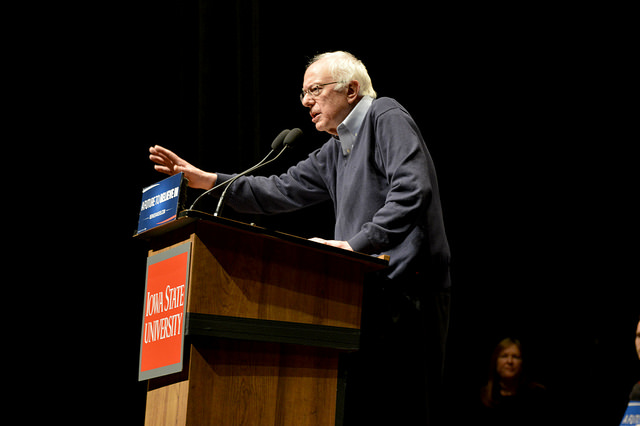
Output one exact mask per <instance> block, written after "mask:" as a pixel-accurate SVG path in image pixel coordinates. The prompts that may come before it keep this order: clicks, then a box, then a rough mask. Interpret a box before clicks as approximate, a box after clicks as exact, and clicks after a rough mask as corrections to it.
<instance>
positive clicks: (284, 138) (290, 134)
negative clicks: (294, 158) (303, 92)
mask: <svg viewBox="0 0 640 426" xmlns="http://www.w3.org/2000/svg"><path fill="white" fill-rule="evenodd" d="M301 135H302V130H300V129H297V128H296V129H293V130H291V131H290V130H289V129H286V130H283V131H282V132H280V134H278V136H276V138H275V139H274V140H273V142H272V143H271V151H270V152H269V153H268V154H267V155H266V156H265V157H264V158H263V159H262V160H261V161H260V162H259V163H258V164H256V165H255V166H253V167H251V168H250V169H248V170H245V171H244V172H242V173H240V174H238V175H236V176H234V177H233V178H231V179H229V180H227V181H225V182H222V183H221V184H219V185H216V186H214V187H213V188H211V189H209V190H208V191H206V192H204V193H202V194H201V195H200V196H199V197H198V198H196V200H195V201H194V202H193V204H191V207H190V208H189V210H193V208H194V207H195V205H196V204H197V203H198V202H199V201H200V200H201V199H202V198H203V197H204V196H205V195H207V194H210V193H211V192H213V191H215V190H216V189H219V188H222V187H223V186H225V189H224V191H223V192H222V195H221V196H220V200H219V201H218V205H217V207H216V211H215V213H214V214H213V215H214V216H218V215H219V214H220V212H221V211H222V206H223V204H224V198H225V196H226V194H227V191H228V190H229V188H230V187H231V184H232V183H233V182H235V180H236V179H238V178H240V177H242V176H245V175H247V174H249V173H251V172H253V171H254V170H256V169H258V168H260V167H263V166H266V165H267V164H270V163H272V162H274V161H276V160H277V159H278V158H279V157H280V155H282V153H283V152H284V151H285V150H286V149H287V148H291V147H293V144H294V143H295V141H296V140H297V139H298V138H299V137H300V136H301ZM281 146H284V148H283V149H282V150H280V152H279V153H278V154H277V155H276V156H275V157H274V158H273V159H271V160H269V161H267V159H268V158H269V157H270V156H271V154H273V152H274V151H276V150H278V149H280V147H281Z"/></svg>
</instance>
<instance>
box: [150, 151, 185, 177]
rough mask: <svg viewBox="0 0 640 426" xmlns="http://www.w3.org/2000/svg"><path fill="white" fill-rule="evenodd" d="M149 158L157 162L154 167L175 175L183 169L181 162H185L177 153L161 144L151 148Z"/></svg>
mask: <svg viewBox="0 0 640 426" xmlns="http://www.w3.org/2000/svg"><path fill="white" fill-rule="evenodd" d="M149 153H150V154H149V159H150V160H151V161H153V162H154V163H156V165H155V166H153V168H154V169H155V170H157V171H159V172H160V173H165V174H168V175H170V176H171V175H174V174H176V173H180V172H181V171H183V169H184V167H182V165H181V163H184V161H182V160H181V159H180V157H178V156H177V155H176V154H174V153H173V152H171V151H170V150H168V149H166V148H163V147H161V146H160V145H156V146H152V147H150V148H149Z"/></svg>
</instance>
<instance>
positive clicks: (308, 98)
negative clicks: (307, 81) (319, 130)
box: [302, 93, 316, 108]
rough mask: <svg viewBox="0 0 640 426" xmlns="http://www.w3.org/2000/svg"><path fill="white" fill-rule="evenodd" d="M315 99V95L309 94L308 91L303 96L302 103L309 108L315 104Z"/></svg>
mask: <svg viewBox="0 0 640 426" xmlns="http://www.w3.org/2000/svg"><path fill="white" fill-rule="evenodd" d="M315 102H316V101H315V100H314V99H313V97H311V96H309V95H308V94H307V93H305V94H304V97H303V98H302V105H304V106H306V107H307V108H311V107H312V106H313V104H315Z"/></svg>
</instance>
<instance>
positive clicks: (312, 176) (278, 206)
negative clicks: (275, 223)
mask: <svg viewBox="0 0 640 426" xmlns="http://www.w3.org/2000/svg"><path fill="white" fill-rule="evenodd" d="M326 155H327V153H326V149H325V146H323V147H321V148H320V149H318V150H316V151H314V152H312V153H311V154H310V155H309V157H308V158H307V159H305V160H303V161H301V162H299V163H298V164H297V165H295V166H293V167H291V168H289V170H288V171H287V172H286V173H284V174H282V175H280V176H270V177H263V176H244V177H241V178H240V179H238V180H237V181H235V182H234V183H232V184H231V188H230V189H229V194H228V197H227V205H229V206H230V207H231V208H233V209H234V210H236V211H238V212H240V213H258V214H276V213H286V212H290V211H294V210H299V209H302V208H304V207H307V206H310V205H314V204H317V203H320V202H322V201H325V200H327V199H329V197H330V196H329V192H328V190H327V183H326V182H325V179H324V176H323V173H322V170H323V169H324V168H325V167H326V165H325V163H326ZM220 176H221V177H223V178H230V177H231V176H227V175H222V174H221V175H220Z"/></svg>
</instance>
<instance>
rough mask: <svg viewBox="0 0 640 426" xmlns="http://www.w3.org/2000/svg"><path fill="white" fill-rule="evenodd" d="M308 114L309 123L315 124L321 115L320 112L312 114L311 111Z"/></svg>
mask: <svg viewBox="0 0 640 426" xmlns="http://www.w3.org/2000/svg"><path fill="white" fill-rule="evenodd" d="M310 114H311V121H313V122H314V123H315V122H316V121H318V120H317V118H318V116H320V115H321V114H322V113H321V112H313V111H312V112H310Z"/></svg>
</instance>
